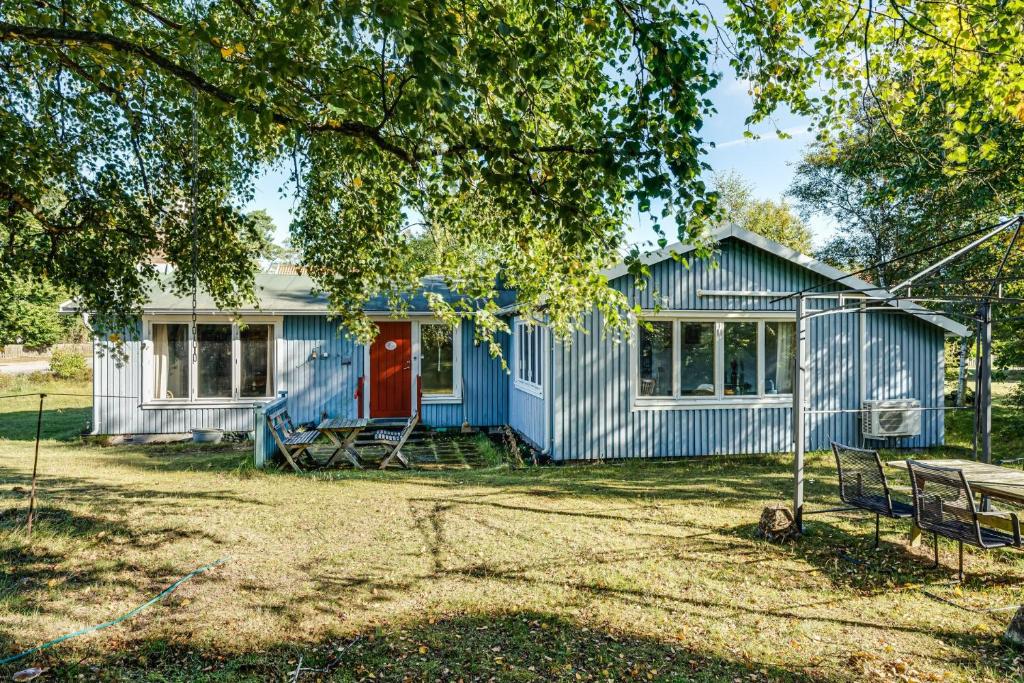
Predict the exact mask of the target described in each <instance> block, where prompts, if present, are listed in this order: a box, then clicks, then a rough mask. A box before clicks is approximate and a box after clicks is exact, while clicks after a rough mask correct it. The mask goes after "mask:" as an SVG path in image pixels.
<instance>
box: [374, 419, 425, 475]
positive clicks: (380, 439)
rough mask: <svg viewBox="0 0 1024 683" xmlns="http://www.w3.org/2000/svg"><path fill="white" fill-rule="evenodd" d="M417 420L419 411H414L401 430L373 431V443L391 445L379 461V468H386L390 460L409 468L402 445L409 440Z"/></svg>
mask: <svg viewBox="0 0 1024 683" xmlns="http://www.w3.org/2000/svg"><path fill="white" fill-rule="evenodd" d="M419 420H420V416H419V413H416V414H414V415H413V416H412V417H410V418H409V421H408V422H406V423H405V427H403V428H402V431H394V430H390V429H378V430H377V431H376V432H374V433H373V443H377V444H383V445H385V446H391V452H390V453H388V454H387V455H386V456H385V457H384V459H383V460H381V461H380V469H384V468H386V467H387V466H388V465H390V464H391V461H392V460H398V462H399V463H400V464H401V465H402V467H405V468H406V469H408V468H409V459H408V458H406V457H405V454H403V453H402V446H404V445H405V442H406V441H408V440H409V437H410V436H412V430H413V429H415V427H416V423H418V422H419Z"/></svg>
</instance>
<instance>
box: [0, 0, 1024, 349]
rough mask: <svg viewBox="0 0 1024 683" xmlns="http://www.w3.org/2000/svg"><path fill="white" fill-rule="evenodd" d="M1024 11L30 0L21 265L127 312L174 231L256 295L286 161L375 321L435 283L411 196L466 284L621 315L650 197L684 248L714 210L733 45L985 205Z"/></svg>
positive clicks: (0, 145)
mask: <svg viewBox="0 0 1024 683" xmlns="http://www.w3.org/2000/svg"><path fill="white" fill-rule="evenodd" d="M1022 2H1024V0H1009V1H1005V0H984V1H982V2H976V3H970V4H965V3H916V4H914V5H913V7H912V8H911V7H908V6H905V5H902V4H900V3H897V2H887V1H878V2H872V3H871V4H869V5H868V6H867V7H864V6H862V5H860V4H858V3H853V4H851V3H846V2H839V1H838V0H812V1H811V2H806V1H804V0H801V1H799V2H798V1H797V0H780V1H779V2H772V3H762V2H751V1H749V0H726V3H725V4H726V7H727V8H728V10H729V12H728V13H727V14H726V15H725V16H723V17H719V18H717V19H718V21H716V18H715V17H712V16H710V14H709V11H708V10H707V9H706V7H707V6H706V5H705V4H704V3H693V4H690V3H687V2H682V3H680V2H674V1H672V0H580V1H579V2H568V3H567V2H552V1H551V0H498V1H497V2H493V3H489V4H486V5H479V4H478V5H472V6H467V5H465V4H464V3H461V2H460V3H454V2H445V1H441V2H435V1H429V2H428V1H426V0H412V1H407V0H402V1H401V2H398V1H390V0H384V1H383V2H374V3H368V2H365V1H363V0H326V1H325V2H322V3H317V4H316V5H315V11H314V9H311V7H310V6H308V4H307V3H301V2H298V0H269V1H268V2H260V3H253V2H249V1H247V0H243V1H238V0H208V1H205V2H196V3H189V4H184V3H180V2H173V1H172V0H65V1H64V2H62V3H49V2H40V3H26V2H7V3H3V4H0V64H2V65H3V68H2V69H0V203H2V205H0V245H2V247H0V249H2V251H0V267H2V268H3V269H5V270H7V271H10V272H12V273H17V274H18V275H19V276H26V277H27V276H38V275H42V274H45V275H47V276H48V277H50V278H51V279H52V280H53V281H55V282H60V283H63V284H67V285H68V286H69V287H71V288H72V289H74V290H75V292H76V293H77V294H78V295H79V296H81V297H82V299H83V303H84V305H86V306H87V307H88V308H90V309H93V310H95V311H97V312H98V314H99V315H98V316H97V323H98V324H100V325H102V326H108V327H109V326H114V325H118V324H125V323H127V322H128V320H129V319H130V318H131V317H132V316H133V315H134V314H136V313H137V312H138V310H139V305H140V303H141V302H142V301H143V300H144V299H145V296H146V290H147V286H148V284H149V283H150V282H151V281H152V280H153V278H154V277H155V273H154V270H153V269H152V268H151V267H147V266H143V267H141V268H140V267H138V264H139V263H141V262H144V261H145V260H146V256H147V255H148V254H151V253H154V252H157V251H160V252H162V253H163V254H165V255H166V257H167V258H168V259H169V260H170V261H171V262H172V263H174V264H175V265H177V269H176V270H175V277H174V283H173V286H174V287H175V288H176V289H177V290H179V291H181V292H187V291H188V290H189V289H190V287H191V283H192V280H193V277H195V278H198V280H199V281H200V282H201V283H202V284H203V285H204V286H205V287H206V288H207V289H209V290H210V292H211V293H212V294H213V296H214V298H215V299H216V301H217V303H218V304H219V305H221V306H222V307H225V308H229V309H230V308H232V307H234V306H237V305H238V304H239V302H241V301H242V300H243V299H246V298H252V297H253V295H254V292H253V285H252V282H253V272H254V268H255V263H256V260H257V258H258V256H259V254H260V249H261V248H262V246H261V244H262V240H261V237H262V236H261V235H260V234H259V233H258V231H257V229H256V228H255V226H254V225H253V224H252V222H251V221H246V220H244V217H242V216H241V214H240V213H239V211H238V207H240V206H244V205H245V204H246V203H247V202H248V200H249V198H250V195H251V193H252V189H253V179H254V177H255V176H256V175H257V174H258V173H260V172H261V171H262V170H263V169H265V168H266V167H267V166H268V165H273V164H281V163H283V162H287V163H288V167H289V168H291V169H293V173H292V176H293V177H292V179H291V184H292V188H291V189H292V190H293V191H294V192H295V194H296V199H297V204H296V220H295V222H294V224H293V225H292V226H291V230H292V236H293V241H294V244H295V246H296V247H297V248H298V249H300V250H301V252H302V254H303V262H304V266H305V268H306V270H307V272H309V273H310V274H311V275H312V277H313V278H314V279H315V280H316V282H317V284H318V285H319V286H320V287H322V288H323V289H324V290H325V291H326V292H327V293H328V295H329V300H330V305H331V308H332V309H333V311H334V312H335V313H336V314H337V315H338V316H339V318H340V319H341V322H343V323H344V324H346V325H347V326H348V327H349V329H351V330H352V331H354V332H355V333H356V334H357V335H358V336H360V337H362V338H364V339H365V338H367V337H369V336H371V335H372V334H373V331H374V330H373V326H372V325H371V324H370V322H369V321H368V320H366V318H365V317H364V316H363V315H362V310H361V309H362V306H363V303H364V302H365V301H366V300H367V299H368V297H370V296H372V295H374V294H377V293H381V292H383V293H387V294H391V295H395V294H397V293H398V292H399V291H400V290H402V289H405V288H408V287H410V286H413V285H414V284H415V282H416V279H417V277H418V276H419V275H420V274H421V273H419V272H417V270H416V263H417V260H416V259H411V258H409V251H410V248H411V247H410V245H409V244H408V240H407V239H406V237H405V235H406V233H405V230H406V229H407V228H408V227H409V222H410V221H409V219H408V216H409V215H417V216H420V217H422V218H423V220H424V221H425V222H427V223H429V224H431V225H441V224H443V225H444V227H445V230H446V231H447V233H448V235H449V237H450V242H449V243H448V245H447V249H446V251H445V254H444V257H445V258H444V260H443V262H442V267H443V269H442V273H441V274H442V275H444V276H445V277H446V278H447V279H448V281H449V284H450V285H451V286H453V287H454V288H456V289H457V290H459V291H462V292H464V293H466V294H468V295H470V296H472V297H474V298H478V299H484V300H492V301H493V298H494V294H495V292H494V283H495V281H496V276H497V274H498V273H499V272H500V273H501V274H502V276H503V279H504V281H505V282H506V283H507V284H509V285H511V286H513V287H516V288H517V289H518V290H519V295H520V302H521V304H522V305H523V306H524V307H525V308H526V309H527V311H529V310H531V309H534V308H536V307H538V306H540V305H541V304H542V303H543V304H544V305H545V306H546V313H547V314H548V315H549V316H550V319H551V320H552V324H553V326H554V328H555V331H556V332H557V333H559V334H564V333H565V332H567V331H568V329H569V328H571V326H572V325H573V323H574V322H575V320H577V319H578V316H579V315H580V313H581V312H583V311H589V310H590V309H591V308H592V306H594V305H596V306H597V307H598V308H599V309H600V310H601V311H602V312H603V313H604V319H605V320H606V321H608V322H609V324H610V325H612V326H613V327H614V326H616V325H622V324H624V321H625V318H624V317H623V316H622V315H621V313H622V311H623V309H624V308H625V307H626V306H628V305H629V303H630V302H628V301H626V300H625V299H624V298H623V297H622V296H621V295H620V294H618V293H617V292H615V291H614V290H612V289H610V288H609V287H608V286H607V282H605V281H604V279H603V278H602V277H601V276H600V275H599V273H600V270H601V268H602V267H604V266H606V265H608V263H609V261H610V260H612V259H614V258H615V255H616V253H617V249H618V247H619V246H620V245H621V244H622V240H623V227H622V226H623V223H624V216H625V212H626V211H627V210H630V209H631V208H632V207H633V206H636V207H637V208H638V209H639V210H640V211H641V212H644V213H648V214H650V215H651V217H652V218H653V223H652V224H653V225H654V227H655V230H657V231H659V233H660V234H661V241H662V242H664V241H666V238H667V232H676V233H677V236H678V237H680V238H681V239H683V240H689V239H691V238H692V237H693V236H694V235H695V234H697V233H698V232H699V231H700V230H701V229H702V226H703V224H704V222H705V220H706V218H707V217H708V216H711V215H714V213H715V206H714V203H715V199H714V196H713V195H710V194H709V193H708V192H707V191H706V188H705V186H704V184H703V183H702V182H701V180H700V176H701V172H702V171H704V170H706V169H705V165H704V164H703V162H702V155H703V153H704V151H705V144H704V142H703V140H702V138H701V137H700V134H699V130H700V128H701V125H702V123H703V120H704V118H705V117H706V116H707V114H708V113H709V112H710V111H711V103H710V101H709V100H708V98H707V96H706V95H707V93H708V91H709V90H710V89H711V88H712V87H713V86H714V85H715V83H716V82H717V79H718V75H717V74H716V73H713V72H712V70H711V69H710V67H709V59H710V58H709V55H710V54H711V50H712V49H718V48H722V49H725V50H728V51H729V53H730V55H731V58H732V59H731V61H732V66H733V67H734V68H735V70H736V71H737V73H738V75H740V76H741V77H743V78H747V79H749V80H750V81H751V83H752V90H753V92H754V94H755V104H754V110H753V113H752V115H751V117H750V121H751V122H756V121H759V120H763V119H765V118H767V117H768V116H769V115H770V114H771V113H772V112H773V111H775V110H776V109H777V108H778V107H779V106H781V105H788V106H789V107H790V108H791V109H793V110H794V111H796V112H797V113H802V114H808V115H810V116H813V117H815V118H816V120H817V121H818V122H819V124H820V126H821V127H822V130H823V131H825V132H828V133H830V134H831V137H833V138H834V137H836V136H841V135H843V134H846V133H847V132H848V131H849V130H850V129H851V126H852V121H853V118H854V113H855V112H858V111H864V112H865V113H866V114H867V115H868V116H870V117H872V118H873V119H877V120H879V121H882V122H884V124H885V125H886V127H887V128H889V129H890V131H891V132H892V139H893V144H895V145H898V146H899V147H901V148H902V149H903V150H904V151H905V153H906V154H905V158H906V159H907V163H906V164H905V166H906V169H905V172H904V173H903V174H902V175H901V176H899V177H897V178H894V179H893V181H892V182H893V183H897V184H898V183H900V182H905V183H907V185H908V188H909V187H915V186H916V187H921V184H922V183H927V182H929V181H928V179H930V178H935V177H942V178H945V179H946V181H948V182H949V184H952V185H956V186H958V187H960V188H961V190H962V191H961V192H960V194H959V196H960V197H962V198H964V199H969V198H971V197H973V198H974V200H975V201H976V202H978V203H979V205H981V204H982V203H984V202H991V201H993V197H994V194H995V193H987V192H988V190H990V189H992V188H995V190H998V189H999V188H1009V187H1013V186H1016V187H1021V186H1024V183H1021V180H1022V178H1021V176H1020V170H1019V164H1018V160H1019V159H1020V158H1021V151H1024V150H1022V149H1021V146H1022V145H1024V136H1022V135H1021V134H1020V133H1021V111H1024V109H1022V107H1024V94H1022V89H1021V85H1020V84H1021V79H1020V64H1022V63H1024V22H1021V21H1020V18H1021V15H1022V10H1024V5H1022ZM712 24H714V26H712ZM936 173H937V174H938V176H936ZM972 189H973V190H977V193H972V192H971V190H972ZM50 196H59V197H60V200H59V201H49V200H48V197H50ZM193 204H194V205H195V207H194V208H195V211H194V212H192V211H189V210H187V209H188V207H189V206H191V205H193ZM193 213H194V214H195V215H196V217H197V220H195V221H192V220H190V217H191V216H192V215H193ZM637 256H639V253H638V252H637V251H633V252H631V254H630V257H629V261H630V265H631V270H632V272H633V273H634V274H636V275H640V274H643V272H644V268H643V266H642V265H641V263H640V262H639V260H638V259H637V258H636V257H637ZM435 308H436V309H437V311H438V313H439V314H440V315H452V316H454V315H456V314H458V313H466V314H468V313H467V312H466V311H455V310H450V309H446V308H445V307H444V306H442V305H441V303H440V302H435ZM475 316H476V318H477V322H478V325H477V328H476V329H478V330H480V331H481V332H482V333H484V334H486V333H488V332H491V331H493V330H494V329H497V328H498V327H500V326H502V324H503V323H501V321H500V320H498V319H497V318H496V316H495V315H494V307H493V306H488V307H485V309H484V311H482V312H480V313H477V314H475Z"/></svg>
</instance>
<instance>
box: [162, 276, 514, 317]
mask: <svg viewBox="0 0 1024 683" xmlns="http://www.w3.org/2000/svg"><path fill="white" fill-rule="evenodd" d="M169 283H170V277H161V278H160V280H158V281H157V283H156V284H154V286H153V287H152V289H151V290H150V295H149V296H150V300H149V302H148V303H147V304H146V305H145V306H143V308H142V310H143V312H145V313H191V312H192V298H191V296H179V295H177V294H175V293H173V292H172V291H170V288H169ZM421 283H422V287H421V288H420V289H419V290H417V291H416V292H415V293H414V294H412V295H404V296H403V297H402V299H403V301H404V302H405V303H406V304H407V306H408V308H407V310H408V311H409V312H411V313H427V312H429V311H430V306H429V304H428V301H427V297H426V294H427V293H428V292H431V293H436V294H439V295H441V297H442V299H443V300H444V301H446V302H448V303H455V302H456V301H459V300H461V299H464V298H465V297H464V296H463V295H461V294H457V293H455V292H453V291H451V289H449V288H448V286H447V285H446V284H445V282H444V280H443V279H442V278H439V277H426V278H423V280H422V281H421ZM256 296H257V299H258V304H257V305H253V304H246V305H244V306H242V307H241V308H239V309H238V310H237V312H238V313H256V312H259V313H264V314H268V315H269V314H286V313H291V314H313V313H325V312H327V296H326V295H324V294H322V293H316V284H315V283H314V282H313V280H312V279H311V278H309V277H307V276H305V275H290V274H276V273H258V274H257V275H256ZM514 298H515V293H514V292H511V291H509V290H499V292H498V301H497V303H498V305H499V306H505V305H508V304H509V303H511V302H512V301H513V300H514ZM363 310H365V311H366V312H367V313H378V312H379V313H387V312H390V311H391V307H390V305H389V302H388V299H387V297H386V296H376V297H373V298H372V299H370V301H368V302H367V304H366V306H364V307H363ZM196 311H197V312H198V313H216V312H219V311H220V309H218V308H217V306H216V304H215V303H214V301H213V297H211V296H210V295H209V294H207V293H206V292H205V291H202V290H200V292H199V296H198V298H197V300H196Z"/></svg>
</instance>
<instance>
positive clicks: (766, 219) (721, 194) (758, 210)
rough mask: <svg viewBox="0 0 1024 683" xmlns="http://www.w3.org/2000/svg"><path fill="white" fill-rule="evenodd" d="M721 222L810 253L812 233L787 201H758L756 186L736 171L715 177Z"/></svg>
mask: <svg viewBox="0 0 1024 683" xmlns="http://www.w3.org/2000/svg"><path fill="white" fill-rule="evenodd" d="M712 186H713V188H714V190H715V192H716V193H718V205H719V214H720V216H721V220H722V221H725V222H729V223H735V224H736V225H738V226H740V227H741V228H744V229H745V230H749V231H751V232H756V233H757V234H759V235H763V236H765V237H767V238H768V239H770V240H774V241H776V242H778V243H780V244H784V245H785V246H787V247H789V248H790V249H795V250H796V251H799V252H800V253H801V254H809V253H811V231H810V230H809V229H808V228H807V225H806V224H805V223H804V222H803V220H802V219H801V218H800V216H798V215H797V214H796V213H794V212H793V209H792V207H790V205H789V204H788V203H787V202H786V201H785V200H779V201H775V200H772V199H758V198H757V197H755V196H754V187H753V185H751V184H750V183H749V182H748V181H746V180H744V178H743V176H741V175H740V174H738V173H736V172H730V173H721V174H718V175H716V176H715V178H714V182H713V183H712Z"/></svg>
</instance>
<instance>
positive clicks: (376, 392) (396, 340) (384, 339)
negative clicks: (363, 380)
mask: <svg viewBox="0 0 1024 683" xmlns="http://www.w3.org/2000/svg"><path fill="white" fill-rule="evenodd" d="M377 328H378V330H379V332H378V334H377V338H376V339H374V340H373V343H372V344H370V351H369V356H370V363H369V368H368V371H367V372H368V375H369V381H368V382H367V385H368V389H369V392H370V397H369V398H370V415H369V417H371V418H375V417H409V416H411V415H412V401H413V395H412V372H413V369H412V323H411V322H409V321H402V322H397V321H389V322H384V321H381V322H378V323H377ZM389 343H391V344H392V345H393V348H388V346H389Z"/></svg>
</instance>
